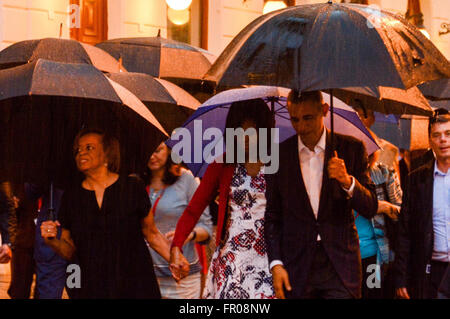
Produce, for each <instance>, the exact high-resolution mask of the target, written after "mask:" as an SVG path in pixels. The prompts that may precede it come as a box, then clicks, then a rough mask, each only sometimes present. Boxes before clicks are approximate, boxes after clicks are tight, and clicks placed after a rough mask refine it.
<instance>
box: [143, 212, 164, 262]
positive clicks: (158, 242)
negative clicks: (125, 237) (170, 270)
mask: <svg viewBox="0 0 450 319" xmlns="http://www.w3.org/2000/svg"><path fill="white" fill-rule="evenodd" d="M142 233H143V234H144V237H145V239H147V241H148V243H149V244H150V247H152V248H153V249H154V250H155V251H156V252H157V253H158V254H160V255H161V256H162V257H163V258H164V259H165V260H166V261H167V262H170V246H169V242H168V241H167V239H166V237H164V235H163V234H161V232H160V231H159V230H158V228H156V225H155V222H154V220H153V214H152V213H149V214H148V215H147V216H146V217H145V218H144V219H143V220H142Z"/></svg>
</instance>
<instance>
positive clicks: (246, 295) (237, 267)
mask: <svg viewBox="0 0 450 319" xmlns="http://www.w3.org/2000/svg"><path fill="white" fill-rule="evenodd" d="M265 190H266V181H265V178H264V167H261V170H260V172H259V173H258V175H257V176H255V177H251V176H250V175H247V170H246V169H245V166H244V165H238V166H236V169H235V172H234V176H233V179H232V182H231V189H230V202H229V204H230V208H231V209H230V216H229V221H228V227H226V229H225V231H226V233H225V239H224V240H223V241H222V243H221V244H220V245H219V246H218V247H217V248H216V251H215V252H214V255H213V257H212V260H211V265H210V268H209V272H208V277H207V280H206V285H205V290H204V292H203V298H209V299H267V298H271V299H272V298H275V293H274V289H273V283H272V275H271V273H270V271H269V262H268V258H267V253H266V244H265V241H264V213H265V208H266V197H265Z"/></svg>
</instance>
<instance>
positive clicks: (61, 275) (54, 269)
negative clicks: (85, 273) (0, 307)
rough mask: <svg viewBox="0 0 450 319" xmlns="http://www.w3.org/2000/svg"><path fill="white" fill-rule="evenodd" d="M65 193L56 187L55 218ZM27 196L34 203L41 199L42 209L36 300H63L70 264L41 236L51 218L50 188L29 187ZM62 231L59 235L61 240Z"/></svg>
mask: <svg viewBox="0 0 450 319" xmlns="http://www.w3.org/2000/svg"><path fill="white" fill-rule="evenodd" d="M63 193H64V191H63V190H62V189H60V188H57V187H55V188H54V192H53V204H52V205H53V212H52V214H53V217H54V218H57V217H58V213H59V207H60V205H61V197H62V196H63ZM27 194H28V196H29V198H30V199H31V200H33V201H37V200H38V199H39V198H41V203H42V204H41V207H40V209H39V211H38V216H37V221H36V230H35V243H34V260H35V263H36V287H35V291H34V298H35V299H61V298H62V296H63V292H64V287H65V285H66V277H67V273H66V271H67V266H68V264H69V263H68V262H67V260H65V259H64V258H63V257H61V256H60V255H58V254H57V253H56V252H55V251H54V250H53V249H51V248H50V247H49V246H48V245H46V244H45V238H44V237H43V236H42V234H41V225H42V223H43V222H45V221H46V220H48V219H49V218H50V217H51V216H50V207H51V206H52V205H51V204H50V186H45V187H44V186H39V185H36V184H31V183H30V184H28V185H27ZM60 236H61V231H60V230H59V231H58V233H57V238H60Z"/></svg>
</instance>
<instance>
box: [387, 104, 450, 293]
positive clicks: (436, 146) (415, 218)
mask: <svg viewBox="0 0 450 319" xmlns="http://www.w3.org/2000/svg"><path fill="white" fill-rule="evenodd" d="M428 133H429V143H430V146H431V148H432V150H433V152H434V155H435V160H432V161H431V162H428V163H426V164H425V165H423V166H421V167H420V168H418V169H417V170H415V171H413V172H412V173H411V174H410V175H409V178H408V187H407V189H406V191H405V196H404V199H403V205H402V210H401V214H400V224H399V234H398V250H397V256H396V273H397V281H396V286H397V295H398V296H399V297H400V298H410V297H411V298H448V297H449V296H448V295H446V292H448V291H449V287H448V285H449V280H448V278H447V277H448V275H449V271H448V268H449V262H450V114H449V113H448V111H446V110H439V111H438V112H436V113H435V116H433V118H432V119H431V120H430V124H429V129H428Z"/></svg>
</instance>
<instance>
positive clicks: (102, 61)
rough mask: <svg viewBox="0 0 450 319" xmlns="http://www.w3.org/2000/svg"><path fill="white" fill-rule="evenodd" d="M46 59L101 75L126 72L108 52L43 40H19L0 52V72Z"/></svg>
mask: <svg viewBox="0 0 450 319" xmlns="http://www.w3.org/2000/svg"><path fill="white" fill-rule="evenodd" d="M37 59H46V60H51V61H56V62H65V63H87V64H92V65H93V66H95V67H96V68H97V69H99V70H101V71H104V72H119V71H121V70H122V71H125V69H124V68H123V67H122V68H121V66H120V63H119V61H117V60H116V59H114V58H113V57H112V56H111V55H110V54H109V53H107V52H105V51H103V50H101V49H99V48H96V47H94V46H92V45H89V44H85V43H81V42H78V41H75V40H68V39H55V38H45V39H37V40H26V41H20V42H17V43H14V44H12V45H10V46H9V47H7V48H5V49H3V50H2V51H0V69H6V68H10V67H14V66H18V65H21V64H25V63H29V62H33V61H36V60H37Z"/></svg>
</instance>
